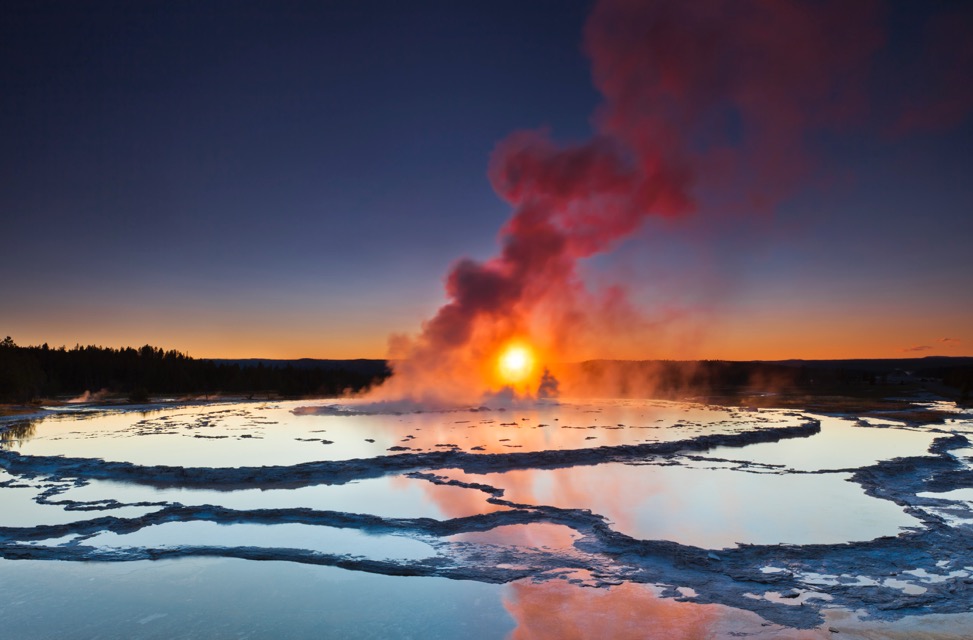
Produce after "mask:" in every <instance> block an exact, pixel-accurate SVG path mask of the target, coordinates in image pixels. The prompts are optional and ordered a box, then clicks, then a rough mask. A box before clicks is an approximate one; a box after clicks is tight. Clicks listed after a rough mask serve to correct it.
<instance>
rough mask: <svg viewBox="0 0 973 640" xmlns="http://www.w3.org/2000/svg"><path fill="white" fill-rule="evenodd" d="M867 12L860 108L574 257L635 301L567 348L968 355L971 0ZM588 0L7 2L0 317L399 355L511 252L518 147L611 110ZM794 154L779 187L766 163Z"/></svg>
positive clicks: (295, 351) (70, 336) (599, 283)
mask: <svg viewBox="0 0 973 640" xmlns="http://www.w3.org/2000/svg"><path fill="white" fill-rule="evenodd" d="M606 4H608V3H606ZM615 4H619V3H615ZM645 4H646V5H651V4H652V3H651V2H646V3H645ZM703 4H705V3H703ZM838 4H839V5H840V3H838ZM854 4H856V7H858V9H859V10H861V11H862V13H863V15H857V16H854V17H849V22H848V24H853V25H854V24H859V23H860V24H862V25H866V26H868V28H869V29H870V30H869V31H868V33H867V34H866V33H863V34H862V35H861V38H862V40H863V41H864V40H866V39H867V40H868V41H869V42H871V43H872V44H871V45H869V46H871V49H869V50H868V51H864V50H863V51H861V52H859V51H858V49H855V53H854V55H855V56H858V57H857V58H856V60H858V61H859V63H860V66H861V70H862V75H861V76H860V77H858V76H855V77H854V78H852V81H853V84H854V87H853V89H854V91H853V93H854V99H853V100H849V101H848V103H847V104H845V106H847V107H848V111H847V113H846V112H842V113H841V114H839V115H836V116H834V117H829V118H828V119H827V121H826V122H825V121H824V120H825V119H824V118H822V120H821V123H819V122H817V121H814V122H812V123H811V124H810V125H808V126H807V127H805V128H804V129H802V130H801V133H800V136H799V137H796V138H795V140H799V141H800V144H801V146H802V147H803V148H802V149H801V150H800V151H797V150H791V149H789V148H787V149H783V150H780V149H774V151H775V155H773V157H772V158H771V161H770V165H768V161H767V160H766V158H764V159H763V160H761V162H762V163H763V164H759V165H753V166H749V165H746V164H745V162H742V161H741V163H739V164H735V165H734V167H733V168H732V170H727V171H725V172H721V173H720V175H721V176H727V175H733V176H747V177H748V179H750V180H752V181H753V182H754V183H755V184H758V185H760V184H764V183H767V182H768V181H769V182H773V183H774V187H775V193H774V195H773V197H772V198H770V200H769V201H768V202H770V204H766V203H764V204H759V202H764V201H763V200H759V202H758V201H756V200H751V199H744V200H741V199H740V198H736V197H732V196H731V195H729V194H734V193H735V192H736V191H738V190H741V189H742V187H739V183H735V182H731V181H727V183H726V184H721V183H720V182H719V181H715V180H711V179H709V178H711V177H712V175H711V174H706V173H705V172H703V171H702V170H701V173H700V175H701V176H704V177H705V176H709V178H706V179H704V178H700V179H699V180H698V181H696V182H693V184H694V185H697V186H698V188H696V189H695V190H692V195H693V197H694V198H695V199H696V204H695V206H693V207H692V211H691V212H689V213H687V214H685V215H682V214H680V215H678V216H671V215H662V216H650V217H648V218H646V219H645V220H644V222H642V223H641V224H639V225H638V227H637V228H636V229H635V230H634V231H632V232H631V233H628V234H626V235H624V236H621V237H619V238H618V239H617V240H613V241H612V242H611V244H610V251H606V252H603V253H599V254H597V255H593V256H591V257H584V258H583V259H581V260H580V262H579V265H578V269H579V272H580V274H581V275H582V276H583V278H584V282H585V283H586V284H587V286H588V288H589V289H590V290H591V291H594V292H599V291H605V290H609V289H611V288H612V287H622V288H623V289H624V290H625V291H626V292H627V299H628V300H630V301H631V303H632V304H633V305H634V307H635V308H636V309H637V311H638V313H637V315H638V319H637V320H632V321H631V324H632V331H631V332H627V331H626V328H625V326H624V322H620V323H619V324H618V325H612V326H611V327H607V326H606V327H605V328H604V331H605V332H607V333H610V334H611V335H610V336H607V337H606V338H605V340H603V341H601V342H599V343H598V346H597V348H596V349H594V350H592V349H591V348H589V349H588V350H579V351H577V352H576V353H573V354H571V355H574V356H578V357H595V356H601V357H615V358H677V359H682V358H687V359H688V358H720V359H737V360H749V359H785V358H850V357H876V358H895V357H921V356H926V355H973V249H971V243H973V118H971V117H970V113H971V107H973V88H971V83H970V77H973V76H971V74H973V44H971V42H973V41H971V40H970V38H969V34H970V33H971V32H973V10H971V8H970V5H969V4H968V3H964V2H941V1H927V2H889V3H885V4H882V3H875V4H874V5H872V4H871V3H867V2H861V3H854ZM866 6H867V7H868V12H867V15H864V13H866V12H865V11H864V9H862V8H863V7H866ZM591 11H592V3H590V2H576V1H566V0H558V1H539V0H538V1H530V2H525V1H509V2H508V1H491V2H477V3H469V2H373V1H368V0H366V1H355V2H351V1H348V2H345V1H337V2H250V1H245V0H244V1H239V2H195V1H193V2H191V1H188V0H187V1H176V2H100V1H96V2H73V1H72V2H43V1H42V2H37V1H34V0H30V1H14V2H7V3H4V5H3V8H2V9H0V60H2V64H0V86H2V90H0V139H2V143H0V221H2V238H3V242H2V247H3V248H2V251H0V338H2V337H3V336H5V335H10V336H11V337H13V339H14V340H15V341H16V342H17V343H18V344H21V345H28V344H40V343H44V342H47V343H49V344H51V345H52V346H59V345H62V344H63V345H67V346H69V347H70V346H73V345H74V344H76V343H80V344H99V345H103V346H113V347H117V346H129V345H131V346H139V345H142V344H146V343H148V344H152V345H156V346H160V347H163V348H166V349H178V350H180V351H183V352H188V353H189V354H190V355H193V356H196V357H230V358H236V357H267V358H297V357H316V358H354V357H369V358H380V357H385V356H386V355H387V349H388V342H389V336H390V335H392V334H397V333H406V334H414V333H416V332H418V331H419V330H420V327H421V326H422V323H423V321H424V320H427V319H429V318H431V317H433V316H434V315H435V314H436V310H437V308H439V307H440V306H441V305H443V304H444V303H445V302H446V301H447V294H446V293H445V291H444V278H445V277H446V276H447V274H448V272H449V270H450V269H451V267H452V266H453V265H454V264H455V263H456V262H457V261H458V260H460V259H462V258H467V257H469V258H473V259H475V260H481V261H482V260H487V259H489V258H490V257H491V256H493V255H495V254H496V253H497V252H498V247H499V245H498V234H499V233H500V230H501V228H502V227H503V225H504V223H505V221H506V220H507V219H508V218H509V217H510V215H511V212H512V207H511V205H510V204H508V203H507V202H505V201H504V200H503V199H502V198H501V197H498V195H497V193H496V192H495V191H494V188H493V186H491V181H490V179H489V178H488V166H490V162H491V154H494V150H495V149H496V148H497V145H498V143H501V141H503V140H505V139H507V138H508V136H510V135H511V134H512V133H514V132H517V131H521V130H544V131H546V132H547V135H549V136H550V138H551V139H553V140H555V141H557V142H559V143H576V142H577V143H580V142H581V141H584V140H587V139H590V138H591V137H592V136H593V135H594V134H597V133H598V127H597V125H596V123H595V120H596V119H597V118H598V117H599V116H598V115H597V114H599V113H600V112H601V111H599V110H600V109H601V107H600V106H599V105H602V104H603V102H604V98H603V96H602V95H601V92H600V91H599V89H598V88H596V83H595V82H593V78H592V57H591V54H590V51H588V49H587V48H586V47H585V46H584V37H585V35H584V34H585V33H586V31H585V24H586V21H587V20H589V16H590V14H591ZM720 24H721V25H722V24H725V29H727V30H732V29H736V28H746V25H747V24H748V23H747V22H746V21H741V20H735V21H726V22H725V23H720ZM738 25H743V26H742V27H738ZM721 28H723V27H722V26H721ZM694 35H695V34H693V33H686V38H687V39H692V38H693V37H694ZM846 36H847V37H849V38H851V40H853V41H854V42H852V44H850V45H848V47H849V49H853V48H855V47H856V46H857V43H858V35H857V33H856V32H855V31H854V30H852V32H851V35H850V36H848V34H846ZM864 48H866V49H867V48H868V47H864ZM791 53H792V52H791ZM866 54H867V55H866ZM601 55H603V56H605V55H606V54H601ZM606 59H609V60H610V58H608V57H603V58H602V60H606ZM782 59H783V60H785V61H786V60H791V59H794V60H797V61H798V62H800V61H801V58H800V56H791V57H786V56H785V57H783V58H782ZM725 62H726V64H728V65H729V66H730V67H732V66H733V65H734V64H735V63H736V62H737V61H736V60H732V59H731V60H727V61H725ZM739 63H740V64H741V65H742V64H745V62H744V61H742V60H741V61H739ZM606 64H607V63H606ZM811 64H812V66H813V65H817V61H816V60H812V63H811ZM822 64H824V63H822ZM831 64H833V65H838V66H837V67H836V68H838V69H841V67H840V64H842V63H841V62H840V59H838V61H837V62H834V61H833V62H831ZM778 71H779V73H781V74H782V75H781V77H783V78H787V77H789V75H788V70H787V69H783V70H778ZM795 73H798V71H795ZM720 90H721V89H720V88H719V87H716V88H714V89H713V91H714V92H719V91H720ZM859 93H860V95H859ZM843 104H844V103H843ZM849 105H850V106H849ZM727 109H728V110H727V113H730V109H729V107H728V108H727ZM727 113H721V114H716V115H714V114H712V113H709V112H706V113H704V114H703V116H705V117H704V118H703V119H702V120H700V121H694V122H693V123H692V128H691V129H689V130H690V131H691V132H692V136H693V137H692V139H687V140H684V141H682V143H681V144H683V145H684V146H685V149H688V151H687V153H688V154H689V155H693V154H694V152H695V150H697V149H700V148H706V149H708V148H710V145H711V140H712V139H717V138H718V139H720V140H724V139H725V140H729V141H730V142H729V144H730V145H731V146H733V145H737V144H739V145H745V144H746V142H745V140H746V137H747V135H748V129H747V126H746V125H745V124H740V122H737V121H736V120H735V119H734V115H733V113H735V112H733V113H730V115H727ZM757 113H758V114H760V113H763V111H761V110H759V109H758V110H757ZM710 116H713V119H712V121H710V120H708V119H706V118H709V117H710ZM717 116H719V117H717ZM819 124H820V125H821V126H818V125H819ZM792 152H793V153H794V154H795V155H799V158H797V159H795V158H794V157H792V156H791V154H792ZM781 154H783V155H784V156H786V158H785V157H782V155H781ZM694 157H695V156H694ZM707 157H708V156H707ZM734 157H736V156H734ZM741 157H742V158H743V160H746V159H747V158H749V157H750V156H749V155H746V154H744V155H743V156H740V157H736V158H737V159H739V158H741ZM784 165H786V166H787V167H792V166H793V167H796V168H795V169H794V170H793V171H792V172H785V173H786V175H787V176H788V180H787V184H786V185H783V184H777V183H776V181H772V180H769V179H768V178H761V176H760V172H761V171H763V172H766V171H767V170H768V166H770V167H771V168H775V167H776V168H779V167H780V166H784ZM706 167H708V168H710V169H711V168H712V167H711V166H710V165H706ZM782 171H783V170H782ZM754 175H756V176H757V177H756V178H754V177H753V176H754ZM771 175H772V174H771ZM791 178H793V179H791ZM748 184H749V183H748ZM777 187H779V189H777ZM748 193H749V192H748ZM762 195H763V194H757V196H761V197H762ZM741 202H750V203H751V205H752V206H748V205H746V204H741ZM754 202H758V204H753V203H754ZM626 317H627V316H626Z"/></svg>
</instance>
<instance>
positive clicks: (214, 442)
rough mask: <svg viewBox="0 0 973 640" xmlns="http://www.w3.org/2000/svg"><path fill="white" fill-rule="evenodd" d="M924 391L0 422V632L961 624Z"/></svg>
mask: <svg viewBox="0 0 973 640" xmlns="http://www.w3.org/2000/svg"><path fill="white" fill-rule="evenodd" d="M924 408H928V409H929V410H933V411H936V412H937V413H938V414H941V415H946V416H947V417H946V418H945V420H944V421H942V422H940V423H936V424H920V423H919V422H917V421H910V422H904V421H896V420H892V419H886V418H884V417H882V418H861V417H859V416H856V415H819V414H810V413H803V412H797V411H793V410H768V409H760V410H757V409H752V408H751V409H747V408H726V407H717V406H706V405H699V404H692V403H677V402H661V401H635V400H605V401H585V402H570V401H561V402H559V403H555V402H547V403H539V404H533V405H522V406H506V407H501V406H496V407H489V406H484V407H473V408H470V409H467V410H460V411H439V412H437V411H428V412H399V413H395V412H390V411H388V407H377V406H375V405H368V404H365V403H362V402H353V401H352V402H342V403H340V404H335V402H334V401H329V402H325V401H315V402H307V401H305V402H286V403H283V402H282V403H256V402H247V403H210V404H196V405H166V406H162V405H145V406H142V407H136V408H126V409H120V408H117V407H115V408H108V407H99V406H74V407H70V408H63V407H62V408H53V407H52V408H50V409H46V410H41V411H39V412H38V413H37V414H36V415H33V416H26V417H25V416H16V417H10V418H5V419H4V422H2V423H0V429H2V431H0V438H2V439H0V557H2V558H3V559H2V560H0V616H2V618H3V620H4V625H3V626H0V638H23V637H38V638H41V637H51V638H55V637H57V638H67V637H79V638H80V637H96V636H99V635H102V636H108V637H110V636H113V635H114V636H116V637H117V636H119V634H121V635H124V636H125V637H167V638H168V637H255V638H256V637H283V636H287V637H390V636H410V635H411V636H413V637H424V638H428V637H456V636H459V635H463V636H471V637H505V636H508V635H511V634H512V635H513V637H518V638H531V637H551V638H554V637H566V636H571V635H574V636H576V637H589V636H590V637H596V636H597V637H609V636H611V637H633V638H634V637H639V638H645V637H649V638H654V637H659V638H697V637H715V638H723V637H726V638H730V637H793V638H818V637H833V636H834V634H836V633H840V634H843V635H841V636H840V637H868V638H872V637H889V638H893V637H930V638H932V637H942V638H963V637H970V636H969V633H968V631H966V630H967V629H969V628H973V613H971V605H970V603H971V602H973V460H971V456H973V447H971V443H970V441H969V440H968V436H969V437H973V435H970V434H971V433H973V415H970V414H968V413H965V412H964V411H963V410H960V409H957V408H956V407H954V406H953V405H951V404H949V403H942V402H938V403H930V404H928V405H926V406H916V407H915V408H914V410H910V415H914V414H915V412H916V411H918V412H921V411H922V410H923V409H924ZM258 561H261V562H258ZM379 594H381V595H379Z"/></svg>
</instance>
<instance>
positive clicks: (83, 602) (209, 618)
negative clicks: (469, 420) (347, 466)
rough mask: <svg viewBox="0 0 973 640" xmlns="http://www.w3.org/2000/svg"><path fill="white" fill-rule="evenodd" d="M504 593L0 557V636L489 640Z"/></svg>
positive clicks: (275, 570) (425, 582) (242, 565)
mask: <svg viewBox="0 0 973 640" xmlns="http://www.w3.org/2000/svg"><path fill="white" fill-rule="evenodd" d="M503 591H504V587H502V586H501V585H493V584H483V583H478V582H471V581H466V580H463V581H454V580H447V579H445V578H421V577H408V578H402V577H390V576H381V575H375V574H370V573H362V572H354V571H345V570H342V569H336V568H332V567H320V566H308V565H300V564H294V563H287V562H247V561H244V560H227V559H209V558H205V559H203V558H200V559H187V560H179V561H159V562H145V561H140V562H125V563H73V562H43V561H11V560H2V559H0V602H2V603H3V604H0V612H2V613H3V626H2V627H0V637H3V638H10V639H15V638H16V639H26V638H36V639H41V638H44V639H51V640H54V639H58V640H60V639H62V638H98V637H101V638H158V639H160V640H161V639H167V640H168V639H170V638H254V639H255V638H260V639H271V638H288V639H292V638H316V639H318V638H348V639H357V638H410V637H411V638H424V639H425V638H443V639H445V638H465V639H468V640H480V639H498V640H499V639H500V638H504V637H506V636H507V634H508V633H509V632H510V631H511V630H512V629H513V627H514V623H513V621H512V620H511V618H510V616H509V615H508V614H507V613H506V611H505V610H504V607H503V604H502V601H501V594H502V592H503Z"/></svg>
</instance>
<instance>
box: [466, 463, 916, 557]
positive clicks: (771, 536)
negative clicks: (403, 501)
mask: <svg viewBox="0 0 973 640" xmlns="http://www.w3.org/2000/svg"><path fill="white" fill-rule="evenodd" d="M449 475H450V476H452V477H460V475H461V474H458V473H456V472H453V473H451V474H449ZM848 477H849V476H848V474H843V473H842V474H821V475H817V474H815V475H811V474H787V475H776V474H767V473H744V472H740V471H731V470H726V469H715V470H709V469H706V470H703V469H690V468H685V467H679V466H669V467H660V466H634V465H626V464H617V463H610V464H601V465H596V466H590V467H573V468H570V469H551V470H539V469H526V470H518V471H509V472H506V473H497V474H487V475H483V476H478V475H470V476H468V477H467V478H468V479H469V480H472V481H474V482H485V483H487V484H490V485H493V486H495V487H500V488H503V489H504V490H505V494H504V498H505V499H507V500H511V501H513V502H522V503H527V504H546V505H551V506H555V507H561V508H572V509H590V510H592V511H593V512H595V513H598V514H601V515H603V516H605V517H607V518H608V519H609V520H610V521H612V523H613V525H612V527H613V528H614V529H615V530H617V531H619V532H621V533H624V534H626V535H629V536H632V537H635V538H639V539H643V540H673V541H676V542H680V543H683V544H691V545H696V546H701V547H708V548H722V547H727V546H733V545H734V544H735V543H738V542H739V543H752V544H777V543H788V544H810V543H836V542H848V541H853V540H871V539H872V538H877V537H879V536H882V535H895V534H896V533H898V532H899V528H900V527H908V526H914V525H918V524H919V521H918V520H916V519H915V518H913V517H912V516H909V515H907V514H906V513H905V512H903V510H902V509H901V508H900V507H898V506H896V505H895V504H894V503H892V502H888V501H885V500H879V499H876V498H871V497H869V496H867V495H865V493H864V492H863V491H862V489H861V487H860V486H858V485H857V484H854V483H851V482H847V481H846V480H847V478H848Z"/></svg>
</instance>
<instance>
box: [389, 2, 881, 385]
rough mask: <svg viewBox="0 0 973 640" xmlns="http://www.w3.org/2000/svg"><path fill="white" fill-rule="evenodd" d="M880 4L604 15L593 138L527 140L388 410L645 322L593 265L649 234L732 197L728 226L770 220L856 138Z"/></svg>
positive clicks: (605, 11)
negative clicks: (483, 235)
mask: <svg viewBox="0 0 973 640" xmlns="http://www.w3.org/2000/svg"><path fill="white" fill-rule="evenodd" d="M878 9H879V7H878V5H877V3H875V2H870V1H868V0H859V1H856V2H852V3H849V2H844V1H840V0H839V1H831V2H827V1H825V2H817V1H815V2H811V1H807V2H804V1H800V0H767V1H760V0H754V1H749V2H745V1H742V0H696V1H694V2H684V1H681V0H662V1H656V2H644V1H642V0H603V1H601V2H598V3H597V5H596V6H595V8H594V10H593V12H592V14H591V16H590V18H589V20H588V22H587V25H586V29H585V50H586V52H587V54H588V55H589V56H590V58H591V63H592V72H593V78H594V83H595V85H596V86H597V88H598V89H599V91H600V92H601V93H602V95H603V97H604V100H603V102H602V104H601V105H600V107H599V108H598V110H597V112H596V113H595V115H594V117H593V128H594V134H593V135H592V137H591V138H590V139H589V140H587V141H584V142H581V143H578V144H559V143H557V142H555V141H554V140H552V138H551V137H550V135H549V134H548V132H546V131H520V132H516V133H514V134H512V135H510V136H509V137H508V138H506V139H505V140H503V141H501V142H500V143H499V144H498V145H497V147H496V149H495V150H494V152H493V156H492V158H491V160H490V165H489V177H490V180H491V182H492V184H493V187H494V189H495V190H496V192H497V193H498V194H499V195H500V197H502V198H503V199H504V200H506V201H507V202H508V203H510V205H511V206H512V207H513V214H512V216H511V218H510V219H509V220H508V221H507V223H506V224H505V225H504V226H503V228H502V229H501V231H500V236H499V244H500V250H499V253H498V254H497V255H496V256H495V257H493V258H491V259H489V260H487V261H485V262H476V261H473V260H470V259H463V260H460V261H459V262H457V263H456V264H455V265H454V266H453V268H452V270H451V271H450V273H449V275H448V276H447V278H446V293H447V297H448V302H447V303H446V304H445V305H444V306H443V307H441V308H440V309H439V311H438V312H437V313H436V315H435V316H434V317H432V318H431V319H430V320H428V321H427V322H425V323H424V324H423V327H422V331H421V333H420V334H419V335H418V336H416V337H414V338H404V337H399V338H397V339H396V340H394V341H393V345H392V346H393V348H392V354H391V355H392V358H393V359H395V360H396V362H395V364H394V375H393V376H392V378H390V379H389V380H388V381H387V382H386V383H385V384H384V385H383V386H382V387H380V388H378V389H376V390H374V391H373V396H374V397H376V398H396V399H402V398H406V399H410V400H413V401H419V402H430V401H431V402H436V401H440V402H442V401H446V402H450V401H451V402H469V401H473V402H475V401H477V399H478V398H479V397H481V396H482V394H484V393H485V392H489V391H495V390H496V387H497V383H495V382H493V381H492V380H491V377H490V373H489V370H488V369H489V364H488V363H489V362H490V361H491V358H492V357H493V354H494V353H495V352H496V350H497V349H498V348H499V347H500V345H502V344H503V343H504V341H506V340H508V339H510V338H511V337H514V336H522V337H526V338H527V339H529V340H530V342H531V343H532V344H534V345H536V347H537V348H538V349H539V351H540V353H541V354H542V356H546V358H547V359H548V360H564V359H568V358H570V357H571V354H572V352H573V350H574V349H576V348H577V347H578V345H579V344H582V343H585V342H591V341H595V342H597V340H598V339H599V334H602V333H604V332H605V331H606V330H614V329H615V325H613V324H612V319H613V318H618V317H619V316H624V315H625V314H628V313H631V314H635V313H637V312H636V311H635V310H634V309H633V308H632V305H630V304H629V303H628V301H627V298H626V296H625V291H624V289H623V288H621V287H611V288H609V289H607V290H602V291H591V290H589V289H588V288H587V287H586V286H585V283H584V280H583V277H582V272H581V270H580V267H581V262H582V261H583V260H584V259H586V258H590V257H592V256H595V255H598V254H602V253H606V252H610V251H612V250H613V249H614V248H615V247H616V246H617V245H618V243H619V242H620V241H621V240H622V239H624V238H626V237H628V236H630V235H631V234H632V233H633V232H635V231H636V230H637V229H639V227H640V226H641V225H642V224H643V222H644V221H645V220H646V219H647V218H648V217H650V216H661V217H668V218H673V217H680V216H686V215H688V214H691V213H693V212H694V211H695V210H697V209H698V208H699V205H698V202H699V198H700V194H704V193H707V192H717V191H718V192H720V193H721V194H722V196H721V200H723V201H725V202H726V206H725V210H726V212H727V214H728V215H729V214H731V213H733V214H739V213H741V212H750V211H755V210H769V209H771V208H772V207H773V206H774V205H775V204H776V203H777V202H779V201H780V199H781V198H783V197H785V196H786V195H787V194H788V193H790V192H791V190H792V189H793V188H794V187H795V186H796V185H797V184H798V181H799V180H800V179H801V178H802V177H804V176H805V175H806V174H807V172H808V170H809V169H810V168H811V166H812V164H813V163H812V160H811V156H810V154H809V153H808V152H807V151H806V149H807V147H808V145H807V139H808V136H810V135H812V134H813V133H815V132H817V131H820V130H821V129H824V128H829V127H835V126H840V125H843V124H846V123H850V122H853V121H854V120H855V119H856V118H858V117H860V116H861V115H862V113H863V109H864V106H865V101H864V96H863V95H862V93H861V87H862V86H863V85H864V79H865V76H866V73H867V70H868V62H869V59H870V57H871V55H872V54H873V52H874V51H875V50H876V49H877V48H878V47H879V46H881V44H882V41H883V36H882V32H881V29H880V28H879V26H878V24H877V22H878V17H879V11H878Z"/></svg>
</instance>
